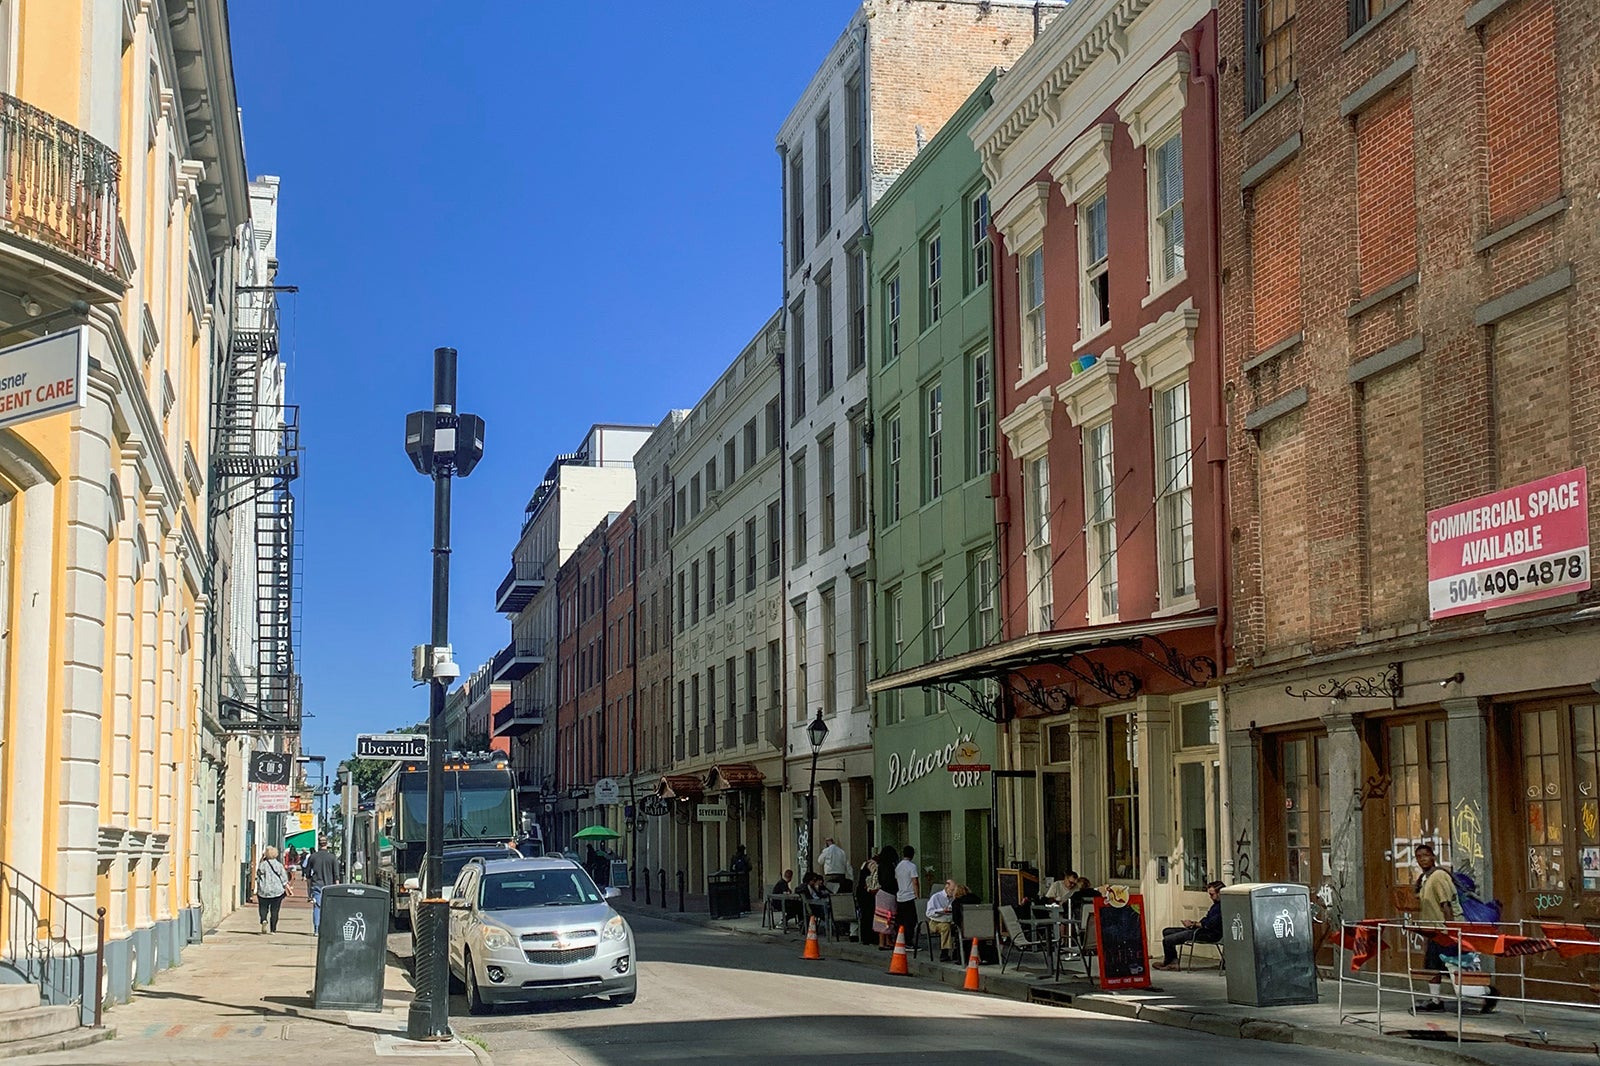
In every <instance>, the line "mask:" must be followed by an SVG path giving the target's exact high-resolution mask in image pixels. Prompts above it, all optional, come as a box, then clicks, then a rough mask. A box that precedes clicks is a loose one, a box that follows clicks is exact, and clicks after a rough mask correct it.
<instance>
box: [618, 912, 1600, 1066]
mask: <svg viewBox="0 0 1600 1066" xmlns="http://www.w3.org/2000/svg"><path fill="white" fill-rule="evenodd" d="M693 901H694V897H689V899H688V900H687V901H686V904H685V905H686V907H687V906H692V904H693ZM657 903H658V905H656V906H650V907H646V906H645V905H644V903H643V897H642V896H641V897H640V902H638V903H634V902H632V901H630V900H629V899H628V898H627V897H626V896H624V897H623V898H622V899H619V900H617V901H616V905H618V908H619V909H620V910H622V912H623V913H624V914H628V915H641V916H648V917H653V918H661V919H665V920H668V921H678V922H686V923H691V924H695V925H702V926H707V927H710V928H715V929H724V930H727V931H729V932H734V933H741V934H744V935H747V936H754V937H759V938H761V939H763V940H768V941H786V942H789V943H792V944H794V946H795V949H796V950H797V951H798V950H799V949H800V947H801V942H802V940H803V939H804V937H803V936H802V935H801V934H800V933H796V932H792V931H791V932H788V933H779V932H777V931H775V930H772V929H764V928H762V925H761V916H760V915H759V914H746V915H745V916H744V917H742V918H733V919H715V920H713V919H712V918H710V917H709V916H708V915H707V914H706V913H705V909H704V907H702V909H701V911H700V913H698V914H697V913H694V912H693V911H686V912H684V913H679V911H678V897H677V893H673V894H672V897H671V899H670V901H669V903H670V906H669V907H668V908H667V909H665V910H663V909H662V908H661V907H660V906H659V901H657ZM821 947H822V954H823V956H824V957H826V958H836V959H848V960H850V961H853V962H860V963H863V964H865V965H870V966H875V967H877V968H878V969H880V970H883V969H887V967H888V954H887V953H886V952H882V951H879V950H878V949H877V947H876V946H872V945H864V944H856V943H853V942H850V941H837V940H830V939H827V938H826V937H824V938H823V939H822V942H821ZM964 955H965V949H963V956H964ZM909 961H910V964H911V973H912V975H913V976H914V977H919V978H923V979H925V980H931V981H938V982H940V983H941V984H945V985H949V986H951V987H952V988H956V989H959V988H961V987H962V984H963V982H964V980H965V977H966V963H965V962H961V963H940V962H938V961H930V960H929V958H928V956H927V954H926V953H924V954H923V955H922V957H920V958H914V959H911V960H909ZM1196 961H1197V965H1198V966H1200V967H1205V966H1208V965H1209V966H1211V967H1212V968H1210V969H1204V968H1197V969H1195V970H1194V971H1192V972H1176V971H1160V972H1157V973H1155V974H1153V975H1152V976H1153V978H1154V981H1155V987H1154V988H1150V989H1141V990H1138V991H1136V992H1103V991H1100V990H1099V989H1098V987H1097V986H1095V985H1094V984H1093V983H1092V982H1090V981H1086V980H1084V978H1083V973H1082V969H1081V964H1080V966H1079V968H1078V970H1077V971H1076V974H1075V979H1074V977H1070V976H1069V977H1064V978H1063V980H1061V981H1053V980H1051V978H1050V975H1049V974H1048V973H1040V972H1038V962H1037V959H1036V957H1035V958H1034V959H1031V960H1030V964H1031V965H1030V968H1029V969H1024V970H1023V971H1021V973H1020V974H1019V973H1018V971H1017V970H1016V969H1015V968H1014V967H1008V968H1007V970H1006V972H1005V973H1004V974H1001V973H1000V968H999V967H998V966H984V967H983V968H982V969H981V971H980V978H979V979H980V982H981V985H980V988H981V990H982V991H983V992H985V993H988V994H991V995H997V996H1005V997H1007V998H1009V999H1019V1000H1025V1001H1032V1002H1038V1003H1052V1004H1056V1005H1059V1006H1071V1007H1073V1008H1074V1009H1077V1010H1082V1011H1091V1012H1093V1013H1096V1014H1107V1015H1112V1016H1115V1017H1120V1018H1137V1019H1140V1020H1142V1021H1146V1022H1151V1023H1154V1024H1157V1025H1169V1026H1173V1027H1175V1028H1179V1029H1191V1030H1195V1031H1198V1032H1205V1033H1212V1034H1215V1035H1218V1036H1229V1037H1238V1038H1241V1039H1249V1040H1267V1041H1271V1042H1274V1043H1280V1044H1300V1045H1304V1046H1308V1047H1321V1048H1329V1049H1332V1050H1336V1051H1348V1052H1350V1053H1352V1054H1357V1055H1383V1056H1387V1057H1389V1058H1393V1059H1401V1060H1407V1061H1411V1062H1422V1063H1438V1064H1441V1066H1483V1064H1486V1063H1487V1064H1490V1066H1531V1064H1534V1063H1551V1062H1560V1061H1587V1060H1589V1059H1592V1057H1593V1055H1592V1053H1591V1055H1590V1056H1586V1057H1579V1058H1577V1059H1572V1058H1563V1057H1559V1056H1556V1055H1553V1054H1552V1053H1551V1052H1550V1051H1543V1050H1532V1049H1530V1048H1525V1047H1519V1046H1516V1045H1514V1044H1511V1043H1508V1042H1507V1039H1506V1038H1507V1037H1508V1036H1513V1035H1517V1034H1520V1035H1522V1036H1525V1037H1528V1038H1529V1039H1530V1040H1532V1041H1534V1042H1538V1041H1539V1040H1540V1038H1539V1037H1536V1036H1533V1035H1531V1034H1532V1033H1533V1032H1536V1031H1539V1032H1543V1033H1544V1035H1545V1039H1547V1040H1548V1042H1549V1043H1550V1044H1551V1045H1562V1044H1573V1045H1593V1044H1594V1043H1595V1040H1596V1038H1597V1036H1600V1033H1597V1029H1600V1026H1597V1025H1596V1022H1597V1021H1600V1015H1597V1014H1596V1013H1595V1012H1593V1011H1589V1012H1582V1011H1577V1010H1574V1011H1561V1010H1555V1009H1550V1008H1529V1010H1528V1014H1527V1020H1526V1021H1524V1020H1523V1019H1522V1018H1521V1017H1519V1016H1518V1014H1517V1013H1516V1011H1515V1005H1514V1004H1504V1005H1502V1006H1501V1007H1500V1009H1499V1010H1498V1011H1496V1012H1495V1013H1494V1014H1489V1015H1484V1014H1480V1013H1478V1010H1477V1007H1476V1005H1470V1006H1469V1007H1468V1009H1467V1011H1466V1013H1465V1015H1464V1016H1463V1019H1462V1029H1463V1042H1462V1043H1461V1044H1460V1045H1459V1047H1458V1046H1457V1044H1456V1042H1455V1038H1456V1015H1455V1012H1454V1009H1453V1007H1452V1010H1451V1011H1450V1012H1449V1013H1444V1014H1431V1015H1415V1016H1413V1015H1412V1014H1410V1013H1409V1012H1408V1011H1407V1009H1406V1001H1405V997H1404V996H1403V994H1401V993H1399V992H1398V991H1395V992H1391V991H1390V990H1389V989H1388V988H1385V990H1384V994H1383V1032H1382V1033H1381V1034H1380V1033H1379V1031H1378V1027H1377V1018H1376V1009H1375V1008H1376V1006H1377V1004H1376V996H1375V994H1374V990H1373V989H1371V988H1358V987H1355V986H1352V985H1350V984H1348V983H1347V984H1346V985H1345V989H1344V994H1345V1001H1344V1021H1343V1023H1341V1021H1340V1009H1339V982H1338V981H1336V980H1333V979H1331V978H1325V979H1324V980H1322V981H1321V982H1319V993H1320V996H1321V1000H1322V1001H1321V1002H1319V1003H1316V1004H1311V1005H1307V1006H1300V1007H1247V1006H1238V1005H1236V1004H1232V1003H1229V1002H1228V996H1227V985H1226V978H1224V977H1223V975H1222V974H1220V973H1219V972H1218V971H1217V970H1216V969H1215V968H1214V967H1215V963H1214V962H1211V961H1209V960H1206V959H1198V960H1196ZM885 980H886V981H887V980H888V978H887V977H886V978H885Z"/></svg>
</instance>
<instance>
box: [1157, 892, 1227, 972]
mask: <svg viewBox="0 0 1600 1066" xmlns="http://www.w3.org/2000/svg"><path fill="white" fill-rule="evenodd" d="M1206 894H1207V895H1209V896H1210V897H1211V909H1210V910H1208V911H1206V916H1205V917H1204V918H1201V919H1200V920H1199V921H1198V922H1192V921H1189V920H1187V919H1185V921H1184V923H1183V924H1182V925H1175V926H1172V927H1170V928H1167V929H1163V930H1161V961H1160V962H1158V963H1156V964H1155V965H1154V966H1152V967H1151V969H1154V970H1176V969H1177V968H1178V946H1179V945H1180V944H1187V943H1189V942H1190V941H1193V942H1195V943H1199V944H1220V943H1222V882H1221V881H1213V882H1211V883H1210V884H1209V885H1207V886H1206Z"/></svg>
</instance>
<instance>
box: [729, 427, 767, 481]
mask: <svg viewBox="0 0 1600 1066" xmlns="http://www.w3.org/2000/svg"><path fill="white" fill-rule="evenodd" d="M758 458H760V456H758V455H757V454H756V420H755V419H753V418H752V419H751V420H750V421H748V422H746V423H745V424H744V468H745V470H747V471H748V470H751V469H753V468H754V467H755V465H756V460H757V459H758ZM730 469H731V468H730Z"/></svg>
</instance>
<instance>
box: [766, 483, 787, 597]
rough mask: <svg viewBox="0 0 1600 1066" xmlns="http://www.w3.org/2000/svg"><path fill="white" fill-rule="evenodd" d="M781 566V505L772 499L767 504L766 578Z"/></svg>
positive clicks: (773, 576)
mask: <svg viewBox="0 0 1600 1066" xmlns="http://www.w3.org/2000/svg"><path fill="white" fill-rule="evenodd" d="M782 568H783V507H782V505H781V504H780V503H779V502H778V501H777V500H773V501H772V502H771V503H769V504H767V580H768V581H771V580H772V579H773V578H775V577H777V576H778V574H779V572H780V571H781V570H782Z"/></svg>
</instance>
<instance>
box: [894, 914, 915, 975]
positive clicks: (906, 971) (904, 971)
mask: <svg viewBox="0 0 1600 1066" xmlns="http://www.w3.org/2000/svg"><path fill="white" fill-rule="evenodd" d="M889 973H890V974H892V975H895V976H899V977H910V976H911V966H910V965H909V964H908V963H907V962H906V930H905V927H904V926H901V927H900V932H899V933H897V934H895V938H894V954H893V955H891V956H889Z"/></svg>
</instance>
